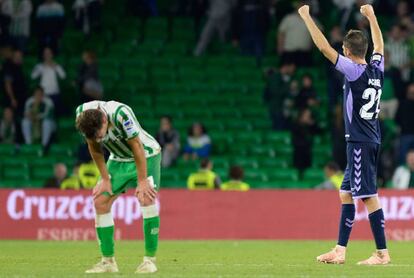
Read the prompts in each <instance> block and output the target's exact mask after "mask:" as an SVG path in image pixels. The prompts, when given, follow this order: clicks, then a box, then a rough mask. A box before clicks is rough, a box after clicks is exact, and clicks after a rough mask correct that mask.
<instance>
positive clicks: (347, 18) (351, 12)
mask: <svg viewBox="0 0 414 278" xmlns="http://www.w3.org/2000/svg"><path fill="white" fill-rule="evenodd" d="M333 2H334V4H335V5H336V7H337V8H338V9H339V17H340V22H341V24H340V25H341V29H342V30H349V29H353V28H355V27H356V25H357V22H356V21H357V20H358V16H359V9H360V7H361V6H362V5H365V4H372V3H373V2H374V0H333Z"/></svg>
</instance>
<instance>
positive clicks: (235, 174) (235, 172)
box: [229, 166, 244, 180]
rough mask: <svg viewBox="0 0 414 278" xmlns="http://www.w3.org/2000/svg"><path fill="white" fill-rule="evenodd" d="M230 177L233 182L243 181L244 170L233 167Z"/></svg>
mask: <svg viewBox="0 0 414 278" xmlns="http://www.w3.org/2000/svg"><path fill="white" fill-rule="evenodd" d="M229 177H230V179H233V180H242V179H243V177H244V170H243V168H242V167H240V166H232V167H231V168H230V170H229Z"/></svg>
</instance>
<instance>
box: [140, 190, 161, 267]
mask: <svg viewBox="0 0 414 278" xmlns="http://www.w3.org/2000/svg"><path fill="white" fill-rule="evenodd" d="M140 205H141V211H142V217H143V225H144V227H143V228H144V237H145V238H144V240H145V256H144V258H143V261H142V263H141V264H140V265H139V266H138V267H137V269H136V271H135V273H140V274H145V273H154V272H157V266H156V265H155V262H156V258H155V253H156V251H157V248H158V232H159V216H158V210H157V208H156V206H155V201H151V200H150V199H149V198H148V197H147V196H145V197H144V200H140Z"/></svg>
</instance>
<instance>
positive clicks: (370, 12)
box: [359, 4, 375, 18]
mask: <svg viewBox="0 0 414 278" xmlns="http://www.w3.org/2000/svg"><path fill="white" fill-rule="evenodd" d="M359 10H360V12H361V14H362V15H363V16H365V17H366V18H371V17H374V16H375V13H374V8H372V6H371V5H370V4H367V5H362V6H361V8H360V9H359Z"/></svg>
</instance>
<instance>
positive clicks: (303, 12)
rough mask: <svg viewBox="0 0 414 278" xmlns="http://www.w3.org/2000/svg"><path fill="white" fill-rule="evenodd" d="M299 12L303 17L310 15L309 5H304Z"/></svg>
mask: <svg viewBox="0 0 414 278" xmlns="http://www.w3.org/2000/svg"><path fill="white" fill-rule="evenodd" d="M298 13H299V15H300V16H301V17H305V16H308V15H309V5H303V6H302V7H300V8H299V9H298Z"/></svg>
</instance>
